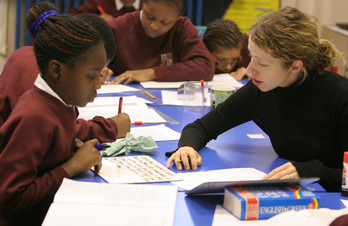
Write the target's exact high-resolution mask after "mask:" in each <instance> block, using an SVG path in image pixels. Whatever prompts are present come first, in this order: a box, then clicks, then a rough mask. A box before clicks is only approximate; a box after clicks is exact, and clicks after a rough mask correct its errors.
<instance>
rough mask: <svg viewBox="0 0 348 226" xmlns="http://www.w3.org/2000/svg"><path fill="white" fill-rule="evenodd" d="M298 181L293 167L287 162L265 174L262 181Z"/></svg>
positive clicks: (298, 177)
mask: <svg viewBox="0 0 348 226" xmlns="http://www.w3.org/2000/svg"><path fill="white" fill-rule="evenodd" d="M282 179H300V176H299V175H298V173H297V170H296V168H295V166H294V165H293V164H292V163H291V162H287V163H285V164H284V165H282V166H279V167H278V168H275V169H274V170H272V171H271V172H270V173H269V174H267V175H266V176H265V177H264V178H263V180H282Z"/></svg>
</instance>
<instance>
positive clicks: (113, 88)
mask: <svg viewBox="0 0 348 226" xmlns="http://www.w3.org/2000/svg"><path fill="white" fill-rule="evenodd" d="M136 91H140V90H139V89H136V88H133V87H131V86H127V85H122V84H117V85H116V84H115V85H113V84H109V85H102V86H101V88H100V89H99V90H97V93H98V94H105V93H122V92H136Z"/></svg>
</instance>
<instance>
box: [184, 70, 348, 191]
mask: <svg viewBox="0 0 348 226" xmlns="http://www.w3.org/2000/svg"><path fill="white" fill-rule="evenodd" d="M250 120H253V121H255V122H256V123H257V124H258V125H260V126H261V127H262V129H263V130H264V131H265V132H266V133H267V134H268V135H269V138H270V140H271V143H272V146H273V148H274V150H275V152H276V153H277V154H278V155H279V157H281V158H285V159H288V160H291V161H294V162H293V164H294V166H295V167H296V169H297V171H298V174H299V176H300V177H320V181H319V183H320V184H321V185H322V186H323V187H324V188H325V189H326V190H327V191H335V192H339V191H340V189H341V181H342V162H343V152H344V151H348V79H346V78H344V77H342V76H340V75H337V74H334V73H331V72H327V73H326V74H325V75H322V76H319V75H317V74H315V73H310V76H309V78H308V79H306V80H305V82H304V83H302V84H300V85H298V84H293V85H292V86H290V87H287V88H280V87H278V88H275V89H273V90H271V91H268V92H262V91H260V90H259V89H258V88H257V87H256V86H255V85H254V84H253V83H252V81H250V82H248V83H247V84H246V85H245V86H244V87H242V88H240V89H239V90H238V91H237V92H236V93H235V94H233V95H231V96H230V97H229V98H228V99H227V100H226V101H225V102H223V103H222V104H220V105H218V107H217V108H216V109H215V110H213V111H211V112H209V113H208V114H207V115H205V116H204V117H202V118H201V119H198V120H196V121H195V122H193V123H191V124H188V125H187V126H186V127H185V128H184V129H183V131H182V134H181V138H180V141H179V147H182V146H191V147H193V148H194V149H195V150H200V149H201V148H203V147H204V146H205V145H206V144H207V143H208V142H209V141H210V140H212V139H216V138H217V136H218V135H219V134H221V133H223V132H225V131H227V130H229V129H231V128H233V127H235V126H238V125H240V124H242V123H245V122H247V121H250Z"/></svg>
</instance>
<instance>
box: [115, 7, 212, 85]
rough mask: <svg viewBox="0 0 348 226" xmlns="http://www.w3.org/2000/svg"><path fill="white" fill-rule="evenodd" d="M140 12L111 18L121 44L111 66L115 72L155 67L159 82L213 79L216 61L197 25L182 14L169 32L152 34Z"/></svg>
mask: <svg viewBox="0 0 348 226" xmlns="http://www.w3.org/2000/svg"><path fill="white" fill-rule="evenodd" d="M140 13H141V12H140V11H135V12H132V13H128V14H125V15H123V16H120V17H118V18H114V19H111V20H109V21H108V23H109V25H110V27H111V29H112V31H113V33H114V35H115V38H116V43H117V51H116V56H115V59H114V60H113V61H112V62H111V63H110V65H109V67H110V68H111V69H112V70H114V72H115V75H116V76H117V75H120V74H122V73H123V72H125V71H128V70H140V69H147V68H153V69H154V70H155V74H156V78H157V81H160V82H161V81H188V80H195V81H197V80H201V79H204V80H206V81H210V80H211V79H212V78H213V76H214V70H215V68H214V61H213V58H212V56H211V54H210V53H209V51H208V49H207V48H206V47H205V45H204V43H203V41H202V38H201V37H200V36H199V35H198V31H197V29H196V27H195V26H194V25H193V24H192V23H191V22H190V20H189V19H188V18H186V17H180V18H179V19H178V21H177V22H176V23H175V24H174V26H173V27H172V29H170V30H169V31H168V32H167V33H166V34H163V35H161V36H159V37H157V38H150V37H148V36H147V35H146V34H145V32H144V29H143V27H142V25H141V21H140Z"/></svg>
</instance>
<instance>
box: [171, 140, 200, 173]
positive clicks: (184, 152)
mask: <svg viewBox="0 0 348 226" xmlns="http://www.w3.org/2000/svg"><path fill="white" fill-rule="evenodd" d="M172 162H174V163H175V166H176V168H177V169H178V170H182V169H183V167H182V166H184V168H185V170H190V169H191V168H192V169H193V170H197V167H198V166H200V165H201V164H202V157H201V156H200V155H199V154H198V153H197V151H196V150H195V149H193V148H192V147H188V146H185V147H181V148H179V149H178V150H177V151H176V152H174V153H173V154H172V156H170V158H169V159H168V161H167V168H170V165H171V163H172Z"/></svg>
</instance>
